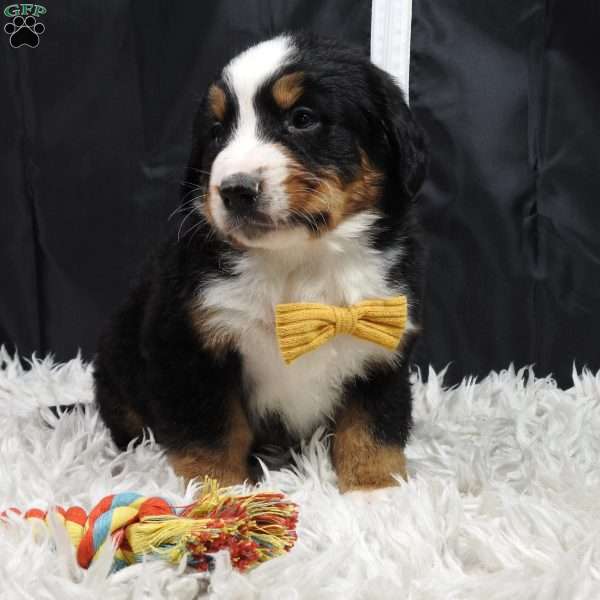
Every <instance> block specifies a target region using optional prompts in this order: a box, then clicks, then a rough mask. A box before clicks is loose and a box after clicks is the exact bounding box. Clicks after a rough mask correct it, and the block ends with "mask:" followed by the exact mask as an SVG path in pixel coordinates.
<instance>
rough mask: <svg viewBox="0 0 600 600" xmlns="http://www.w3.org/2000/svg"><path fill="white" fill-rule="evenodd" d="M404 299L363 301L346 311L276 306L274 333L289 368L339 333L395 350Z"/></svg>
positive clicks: (401, 326) (402, 323)
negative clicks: (298, 359) (295, 361)
mask: <svg viewBox="0 0 600 600" xmlns="http://www.w3.org/2000/svg"><path fill="white" fill-rule="evenodd" d="M406 317H407V307H406V296H397V297H395V298H387V299H374V300H365V301H364V302H359V303H358V304H354V305H352V306H349V307H347V308H346V307H339V306H329V305H327V304H318V303H312V302H306V303H292V304H278V305H277V306H276V307H275V331H276V333H277V339H278V340H279V349H280V350H281V354H282V356H283V360H284V361H285V362H286V363H287V364H288V365H289V364H290V363H291V362H293V361H294V360H296V359H297V358H298V357H299V356H302V355H303V354H306V353H307V352H310V351H311V350H315V349H316V348H318V347H319V346H321V345H322V344H324V343H325V342H327V341H328V340H330V339H331V338H332V337H333V336H335V335H338V334H340V333H346V334H348V335H353V336H355V337H357V338H361V339H363V340H367V341H369V342H374V343H376V344H379V345H380V346H383V347H384V348H388V349H389V350H395V349H396V347H397V346H398V344H399V343H400V339H401V337H402V334H403V333H404V328H405V327H406Z"/></svg>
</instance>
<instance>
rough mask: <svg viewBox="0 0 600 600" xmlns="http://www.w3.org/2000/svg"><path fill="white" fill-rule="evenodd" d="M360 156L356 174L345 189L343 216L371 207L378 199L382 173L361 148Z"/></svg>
mask: <svg viewBox="0 0 600 600" xmlns="http://www.w3.org/2000/svg"><path fill="white" fill-rule="evenodd" d="M360 157H361V161H360V169H359V172H358V176H357V177H356V179H355V180H354V181H352V182H351V183H350V184H349V185H348V186H347V188H346V190H345V192H346V193H345V202H344V216H349V215H353V214H356V213H358V212H361V211H363V210H367V209H369V208H372V207H373V206H375V205H376V204H377V201H378V200H379V195H380V191H381V184H382V181H383V174H382V173H381V172H380V171H378V170H377V169H376V168H375V167H374V166H373V165H372V164H371V163H370V162H369V159H368V158H367V156H366V154H365V153H364V152H363V151H362V150H361V152H360Z"/></svg>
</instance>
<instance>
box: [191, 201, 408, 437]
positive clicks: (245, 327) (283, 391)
mask: <svg viewBox="0 0 600 600" xmlns="http://www.w3.org/2000/svg"><path fill="white" fill-rule="evenodd" d="M375 218H376V217H375V216H374V215H370V214H365V213H363V214H361V215H359V216H357V217H354V218H352V219H348V220H347V221H346V222H345V223H343V224H342V225H340V226H339V227H338V228H337V229H336V230H335V231H333V232H331V233H329V234H328V235H327V236H325V237H324V238H322V239H320V240H313V241H311V242H307V243H306V245H305V246H303V247H302V248H297V247H294V248H293V249H287V250H283V249H280V250H276V251H265V250H256V251H254V250H252V251H250V252H248V253H247V254H245V255H244V256H243V257H242V258H240V259H239V260H238V262H237V263H236V264H235V267H234V269H235V272H236V275H235V276H234V277H229V278H219V279H214V280H212V281H210V282H208V283H207V284H206V285H205V286H203V288H202V289H201V291H200V297H199V303H200V304H201V305H202V306H203V307H204V308H208V309H210V310H209V314H210V315H211V316H210V317H209V319H208V322H207V326H208V327H210V328H212V327H214V328H217V329H218V330H220V331H226V332H228V333H229V334H230V335H232V336H233V337H234V339H235V340H237V345H238V348H239V350H240V352H241V355H242V358H243V377H244V383H245V384H246V387H247V389H248V390H249V392H250V397H249V407H250V411H251V412H252V413H253V415H254V416H256V417H258V418H260V417H262V416H267V415H268V414H271V413H275V414H278V415H279V416H280V417H281V419H282V421H283V422H284V423H285V424H286V426H287V427H288V428H289V430H290V431H291V432H293V433H295V434H298V435H300V436H306V435H309V434H310V433H311V432H312V430H314V428H315V427H316V426H317V425H318V424H319V423H321V422H323V420H324V419H326V418H328V417H331V416H332V415H333V413H334V411H335V409H336V407H337V406H338V404H339V402H340V399H341V398H340V396H341V388H342V384H343V382H344V380H345V379H347V378H348V377H352V376H360V375H362V374H364V372H365V368H366V366H367V365H368V364H369V363H372V362H374V361H379V362H380V361H393V360H394V359H395V358H396V355H395V354H394V353H391V352H390V351H389V350H386V349H384V348H381V347H379V346H377V345H375V344H372V343H370V342H366V341H362V340H359V339H356V338H354V337H351V336H347V335H340V336H337V337H336V338H334V339H333V340H331V341H329V342H328V343H326V344H325V345H324V346H322V347H320V348H318V349H317V350H315V351H313V352H310V353H308V354H305V355H304V356H301V357H300V358H298V359H297V360H296V361H295V362H294V363H292V364H291V365H286V364H285V363H284V362H283V360H282V358H281V355H280V353H279V348H278V345H277V340H276V338H275V329H274V320H275V319H274V308H275V305H276V304H278V303H282V302H325V303H328V304H336V305H341V306H344V305H349V304H354V303H355V302H359V301H361V300H364V299H367V298H374V297H386V296H392V295H396V294H400V293H403V292H404V291H405V290H404V289H403V286H402V285H401V282H394V283H393V284H392V283H391V282H389V281H388V280H387V277H386V275H387V270H388V267H389V260H390V256H386V255H385V254H383V253H381V252H379V251H377V250H375V249H373V248H371V247H370V246H369V245H368V231H369V229H370V226H371V225H372V223H373V220H374V219H375ZM399 252H401V248H395V249H394V259H395V260H398V253H399Z"/></svg>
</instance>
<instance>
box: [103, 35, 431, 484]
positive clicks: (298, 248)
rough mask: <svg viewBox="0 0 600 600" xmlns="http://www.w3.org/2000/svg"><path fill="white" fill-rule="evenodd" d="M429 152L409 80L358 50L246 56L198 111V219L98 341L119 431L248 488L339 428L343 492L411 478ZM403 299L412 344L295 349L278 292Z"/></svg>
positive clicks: (300, 49) (190, 190) (287, 39)
mask: <svg viewBox="0 0 600 600" xmlns="http://www.w3.org/2000/svg"><path fill="white" fill-rule="evenodd" d="M425 165H426V150H425V144H424V140H423V136H422V133H421V130H420V128H419V127H418V125H417V124H416V122H415V120H414V119H413V117H412V115H411V113H410V111H409V109H408V107H407V105H406V103H405V101H404V98H403V94H402V92H401V90H400V89H399V88H398V87H397V85H396V83H395V82H394V81H393V79H392V78H391V77H390V76H389V75H388V74H386V73H385V72H383V71H382V70H380V69H379V68H377V67H376V66H374V65H373V64H372V63H371V62H370V61H369V59H368V57H366V56H364V55H363V54H362V52H360V51H358V50H357V49H353V48H348V47H346V46H344V45H342V44H340V43H338V42H336V41H332V40H324V39H322V38H318V37H314V36H310V35H296V34H286V35H281V36H278V37H275V38H274V39H271V40H268V41H265V42H262V43H260V44H258V45H255V46H253V47H251V48H249V49H248V50H246V51H245V52H243V53H242V54H240V55H238V56H237V57H236V58H234V59H233V60H232V61H231V62H230V63H229V64H228V65H227V66H226V67H225V68H224V69H223V71H222V73H221V76H220V79H218V81H215V82H214V83H213V84H212V85H211V86H210V88H209V89H208V92H207V94H206V97H205V99H204V101H203V102H202V105H201V106H200V108H199V110H198V113H197V116H196V118H195V121H194V126H193V148H192V152H191V157H190V161H189V165H188V169H187V175H186V186H185V187H186V189H185V192H186V194H187V195H188V199H187V200H188V202H190V204H188V206H190V207H191V212H190V214H189V215H188V222H187V223H186V225H188V224H189V225H190V226H191V227H190V229H193V231H191V233H190V234H187V235H185V236H183V237H180V238H179V239H178V237H177V235H174V236H173V238H172V239H169V240H168V241H167V242H166V243H164V244H163V245H161V246H160V248H159V249H158V251H157V252H156V253H155V255H154V257H153V258H152V259H151V260H150V261H149V263H148V265H147V266H146V268H145V269H144V272H143V275H142V276H141V278H140V281H139V282H138V284H137V285H136V287H135V288H134V289H133V291H132V293H131V295H130V297H129V299H128V300H127V302H126V303H125V304H124V306H123V307H122V308H121V310H119V311H118V313H117V314H116V315H115V316H114V318H113V319H112V321H111V323H110V326H109V328H108V330H107V331H106V333H105V335H104V336H103V337H102V338H101V341H100V345H99V350H98V354H97V357H96V362H95V390H96V401H97V404H98V406H99V410H100V414H101V416H102V418H103V419H104V421H105V422H106V424H107V426H108V427H109V429H110V432H111V434H112V437H113V439H114V441H115V442H116V444H117V445H118V446H119V447H120V448H125V447H126V446H127V445H128V443H129V442H130V441H131V440H132V439H134V438H136V437H141V436H142V433H143V431H144V429H145V428H150V429H151V430H152V431H153V433H154V435H155V438H156V440H157V441H158V442H159V443H160V444H161V445H162V447H164V449H165V450H166V452H167V455H168V457H169V460H170V462H171V464H172V465H173V467H174V469H175V471H176V472H177V473H178V474H181V475H183V476H184V477H185V478H187V479H190V478H194V477H197V476H200V477H202V476H204V475H210V476H213V477H216V478H218V479H219V480H220V482H221V483H222V484H234V483H239V482H242V481H244V480H245V479H248V478H250V474H251V468H250V464H251V460H250V457H251V456H252V455H253V452H254V451H255V450H256V448H257V447H258V446H261V445H264V444H266V443H269V442H276V443H281V441H282V440H284V441H285V443H286V444H293V443H294V442H295V441H297V440H301V439H305V438H307V437H309V436H311V434H312V433H313V432H314V431H315V429H316V428H317V427H319V426H326V427H327V428H328V430H329V431H331V433H332V434H333V435H332V438H331V439H332V442H331V456H332V461H333V465H334V468H335V469H336V472H337V476H338V481H339V487H340V489H341V490H342V491H346V490H356V489H374V488H380V487H385V486H390V485H394V484H395V479H394V477H393V475H394V474H396V475H400V476H405V475H406V471H405V469H406V465H405V458H404V453H403V449H404V446H405V444H406V441H407V437H408V435H409V430H410V427H411V388H410V384H409V359H410V355H411V349H412V347H413V344H414V342H415V339H416V336H417V333H418V331H419V323H420V297H421V277H420V274H421V270H422V269H421V261H422V246H421V241H420V236H419V228H418V224H417V221H416V218H415V205H414V198H415V194H416V193H417V191H418V189H419V187H420V185H421V183H422V180H423V178H424V173H425ZM190 199H191V200H190ZM182 206H183V205H182ZM398 295H403V296H405V297H406V298H407V305H408V317H407V322H406V329H405V332H404V335H403V337H402V339H401V342H400V344H399V346H398V347H397V349H396V350H395V351H394V350H389V349H386V348H383V347H381V346H379V345H378V344H375V343H373V342H371V341H365V340H363V339H359V338H357V337H354V336H351V335H343V334H342V335H338V336H336V337H335V338H333V339H332V340H330V341H328V342H327V343H326V344H324V345H322V346H321V347H319V348H318V349H316V350H313V351H312V352H309V353H307V354H305V355H303V356H301V357H300V358H298V359H297V360H295V361H294V362H293V363H292V364H289V365H288V364H286V362H285V361H284V360H283V359H282V356H281V353H280V349H279V347H278V342H277V339H276V334H275V307H276V305H278V304H280V303H288V302H319V303H327V304H329V305H334V306H349V305H352V304H354V303H357V302H360V301H363V300H366V299H371V298H387V297H392V296H398Z"/></svg>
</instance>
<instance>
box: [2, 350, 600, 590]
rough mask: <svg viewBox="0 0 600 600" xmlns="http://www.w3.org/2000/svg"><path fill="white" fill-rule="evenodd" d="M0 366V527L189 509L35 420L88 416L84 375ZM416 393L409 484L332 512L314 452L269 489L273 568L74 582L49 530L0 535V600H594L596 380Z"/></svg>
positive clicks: (157, 484) (82, 422)
mask: <svg viewBox="0 0 600 600" xmlns="http://www.w3.org/2000/svg"><path fill="white" fill-rule="evenodd" d="M0 364H1V365H2V368H1V370H0V510H1V509H2V508H6V507H8V506H18V507H21V508H24V509H26V508H28V507H32V506H37V507H40V508H45V507H46V506H47V505H48V504H52V503H55V504H62V505H71V504H80V505H82V506H84V507H86V508H89V507H90V506H91V505H92V504H94V503H95V502H96V501H97V500H99V499H100V498H101V497H102V496H104V495H106V494H109V493H113V492H118V491H125V490H131V491H139V492H142V493H145V494H154V495H159V494H162V495H164V496H165V497H167V498H169V499H170V500H172V501H176V502H189V501H190V500H191V499H192V498H193V494H194V489H193V488H190V489H187V490H186V489H184V487H183V485H182V483H181V482H180V481H178V479H177V478H176V477H175V476H174V474H173V472H172V471H171V469H170V468H169V467H168V465H167V463H166V460H165V458H164V457H163V456H162V454H161V452H160V450H159V449H158V448H157V447H156V446H155V445H153V444H152V443H151V442H148V443H147V444H145V445H144V446H143V447H138V448H137V449H135V450H133V451H131V452H128V453H125V454H119V453H117V451H116V450H115V449H114V448H113V446H112V445H111V443H110V441H109V436H108V433H107V431H106V429H105V428H104V426H103V425H102V423H101V422H100V421H99V419H98V416H97V414H96V412H95V411H94V410H93V409H91V408H90V409H89V410H88V411H87V412H86V414H84V415H82V414H70V415H64V416H63V417H62V418H60V419H57V418H55V417H54V416H53V415H52V413H50V411H48V410H47V409H45V408H43V407H45V406H47V405H52V404H69V403H73V402H90V401H91V400H92V391H91V368H90V366H86V365H85V364H82V363H81V361H80V360H78V359H75V360H72V361H71V362H69V363H67V364H65V365H60V366H59V365H53V364H52V362H51V361H50V360H49V359H46V360H43V361H34V362H33V365H32V369H31V370H29V371H23V370H22V369H21V368H20V367H19V366H18V364H17V362H16V361H14V360H12V359H11V358H10V357H9V356H8V355H7V354H6V353H5V352H3V351H1V350H0ZM414 392H415V400H416V401H415V421H416V423H415V428H414V435H413V438H412V442H411V443H410V446H409V447H408V449H407V456H408V458H409V470H410V473H411V477H410V481H409V482H408V483H406V484H402V485H400V486H399V487H397V488H393V489H390V490H387V491H385V492H380V493H376V494H370V495H365V494H355V495H349V496H341V495H340V494H339V493H338V491H337V488H336V485H335V475H334V473H333V472H332V469H331V466H330V463H329V459H328V457H327V451H326V448H325V446H324V444H323V442H322V441H321V440H319V439H318V438H315V439H313V440H312V441H311V442H310V443H309V444H308V445H307V447H306V449H305V453H304V454H303V456H300V457H299V458H298V459H297V466H296V468H295V470H294V471H293V472H292V471H289V470H288V471H284V472H272V473H269V474H268V478H267V481H266V483H265V486H266V487H269V488H275V489H280V490H283V491H284V492H286V493H287V494H289V495H290V496H291V498H292V499H293V500H295V501H296V502H297V503H298V504H299V505H300V523H299V529H298V535H299V538H298V543H297V545H296V547H295V548H294V549H293V550H292V552H291V553H290V554H288V555H286V556H285V557H282V558H279V559H276V560H273V561H271V562H269V563H266V564H264V565H262V566H260V567H259V568H257V569H255V570H254V571H252V572H250V573H249V574H247V575H240V574H238V573H237V572H234V571H232V570H231V569H230V566H229V564H228V559H227V556H226V555H224V554H223V555H220V556H219V557H218V559H217V564H216V569H215V570H214V572H213V573H212V575H211V577H210V579H209V578H208V577H207V576H202V575H198V574H195V573H191V572H186V571H185V570H184V569H179V570H178V569H176V568H172V567H169V566H166V565H164V564H161V563H158V562H153V563H146V564H140V565H136V566H133V567H128V568H126V569H124V570H122V571H120V572H119V573H117V574H114V575H109V567H110V562H111V557H110V555H109V554H106V556H105V557H103V560H101V561H100V562H98V563H96V564H95V565H93V567H92V568H91V569H90V570H89V571H82V570H81V569H79V568H78V567H77V566H76V564H75V562H74V558H73V555H72V552H71V549H70V547H69V545H68V543H66V542H65V532H64V530H61V529H60V527H57V528H56V531H55V532H54V533H53V534H51V535H49V536H47V537H46V538H45V539H42V540H40V541H36V542H34V541H33V540H32V535H31V527H30V525H28V524H26V523H22V522H21V523H15V524H10V525H0V598H2V599H5V598H6V599H10V600H15V599H18V598H31V599H35V600H40V599H45V598H59V599H61V600H68V599H77V600H81V599H86V598H111V599H113V598H117V599H118V598H174V599H184V598H198V597H205V595H206V596H207V597H210V598H220V599H221V598H222V599H239V600H242V599H246V598H248V599H259V598H260V599H265V600H267V599H268V600H288V599H290V600H292V599H304V598H306V599H310V600H319V599H341V600H350V599H355V598H356V599H373V600H382V599H386V598H390V599H394V600H399V599H401V598H411V599H414V600H425V599H444V600H446V599H457V600H458V599H461V600H462V599H473V600H475V599H476V600H482V599H483V600H496V599H498V600H499V599H522V598H540V599H541V598H547V599H549V600H557V599H559V600H560V599H565V600H567V599H568V600H571V599H576V598H577V599H579V598H582V599H583V598H590V599H598V598H600V373H599V374H598V375H595V376H594V375H593V374H591V373H589V372H585V371H584V372H583V373H581V374H577V373H576V372H574V374H573V387H572V388H571V389H569V390H567V391H562V390H560V389H558V388H557V386H556V385H555V383H554V382H553V381H552V379H550V378H545V379H536V378H535V377H534V376H533V373H532V372H531V371H530V370H526V369H523V370H520V371H518V372H515V371H514V370H513V369H509V370H507V371H503V372H501V373H498V374H496V373H492V374H490V375H489V376H488V377H487V378H486V379H485V380H483V381H481V382H479V383H476V382H474V381H466V382H464V383H463V385H461V386H460V387H458V388H456V389H444V387H443V373H438V374H436V373H434V372H433V371H431V372H430V373H429V382H428V383H426V384H425V383H423V382H422V381H421V379H420V378H419V377H418V376H416V375H415V380H414ZM48 424H50V425H51V426H49V425H48Z"/></svg>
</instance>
